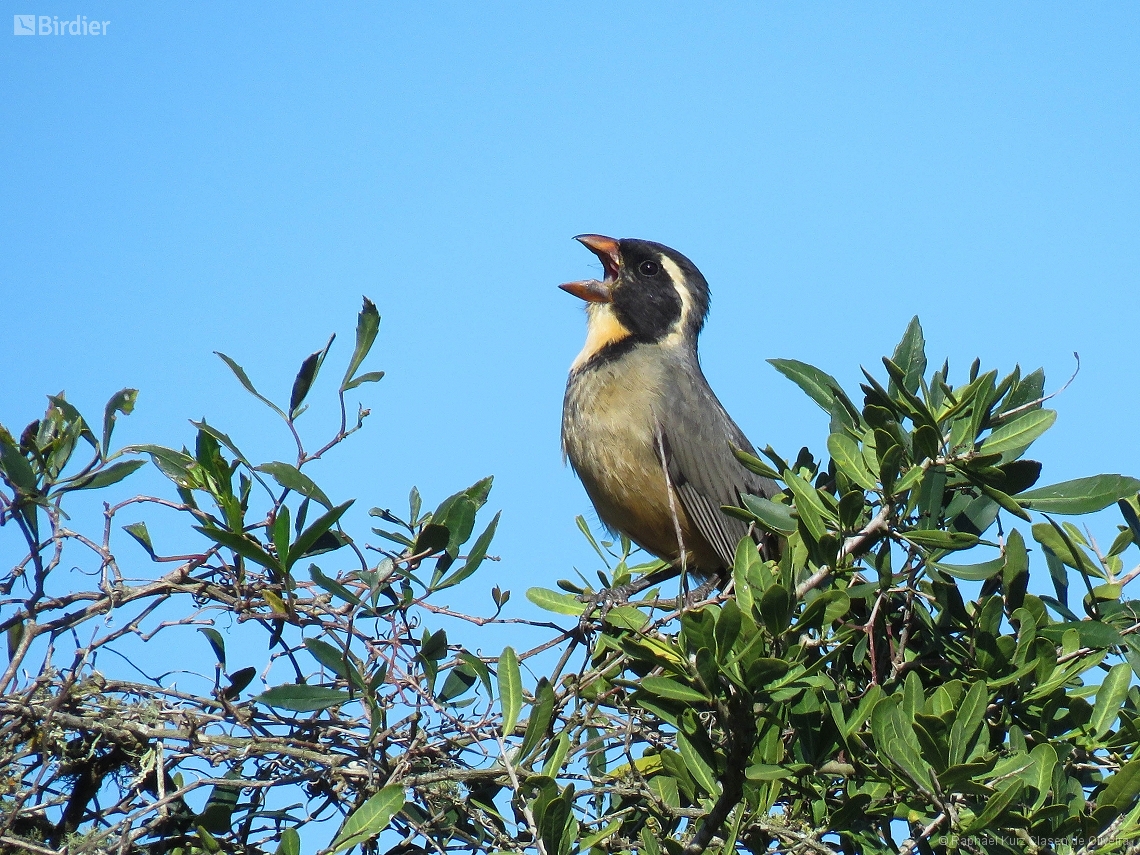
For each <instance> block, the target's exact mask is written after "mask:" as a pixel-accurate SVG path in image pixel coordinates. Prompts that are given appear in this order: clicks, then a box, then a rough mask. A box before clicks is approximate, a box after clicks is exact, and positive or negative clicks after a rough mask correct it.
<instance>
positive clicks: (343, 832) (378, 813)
mask: <svg viewBox="0 0 1140 855" xmlns="http://www.w3.org/2000/svg"><path fill="white" fill-rule="evenodd" d="M403 807H404V788H403V787H402V786H400V785H399V784H390V785H388V786H387V787H384V788H383V789H382V790H380V791H379V792H378V793H376V795H374V796H373V797H372V798H370V799H369V800H368V801H366V802H365V803H364V804H362V805H361V806H360V807H358V808H357V809H356V810H354V811H353V812H352V814H351V815H350V816H349V817H348V819H346V820H345V821H344V825H342V826H341V828H340V831H339V832H337V835H336V838H335V839H334V840H333V842H332V848H331V850H330V851H331V852H333V853H336V852H343V851H344V850H346V849H350V848H352V847H353V846H357V845H359V844H361V843H364V842H366V841H368V840H371V839H372V838H373V837H375V836H376V835H377V834H379V833H380V832H381V831H383V830H384V829H385V828H387V827H388V823H389V822H391V821H392V817H394V816H395V815H396V814H397V813H399V812H400V810H401V809H402V808H403Z"/></svg>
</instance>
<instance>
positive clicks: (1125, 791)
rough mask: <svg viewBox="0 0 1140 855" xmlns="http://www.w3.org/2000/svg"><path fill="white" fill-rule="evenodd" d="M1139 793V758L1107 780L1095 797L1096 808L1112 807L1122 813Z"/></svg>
mask: <svg viewBox="0 0 1140 855" xmlns="http://www.w3.org/2000/svg"><path fill="white" fill-rule="evenodd" d="M1137 793H1140V757H1134V758H1133V759H1131V760H1129V761H1128V762H1127V763H1125V764H1124V765H1123V766H1121V767H1120V769H1119V770H1117V772H1116V774H1115V775H1113V776H1112V777H1111V778H1109V779H1108V780H1107V781H1106V782H1105V785H1104V789H1103V790H1101V791H1100V792H1099V793H1098V794H1097V795H1096V806H1097V807H1098V808H1100V807H1113V808H1116V809H1117V810H1120V811H1124V810H1126V809H1128V808H1130V807H1131V806H1132V800H1133V799H1135V798H1136V794H1137Z"/></svg>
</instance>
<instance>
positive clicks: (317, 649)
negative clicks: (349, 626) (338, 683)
mask: <svg viewBox="0 0 1140 855" xmlns="http://www.w3.org/2000/svg"><path fill="white" fill-rule="evenodd" d="M303 643H304V645H305V648H306V649H307V650H308V651H309V652H310V653H311V654H313V658H314V659H316V660H317V661H318V662H320V663H321V664H322V665H324V666H325V667H326V668H328V669H329V670H330V671H332V672H333V673H334V674H336V675H337V676H338V677H342V678H344V679H348V673H349V672H348V669H347V668H346V667H345V655H344V651H342V650H341V649H340V648H339V647H334V646H333V645H331V644H329V643H328V642H327V641H321V639H319V638H306V639H305V640H304V642H303Z"/></svg>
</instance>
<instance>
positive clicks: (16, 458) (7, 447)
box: [0, 438, 36, 496]
mask: <svg viewBox="0 0 1140 855" xmlns="http://www.w3.org/2000/svg"><path fill="white" fill-rule="evenodd" d="M0 474H2V475H3V476H4V477H5V478H6V479H7V481H8V482H9V483H10V484H11V485H12V486H13V487H15V488H16V489H17V490H18V491H19V492H21V493H23V494H24V495H25V496H32V495H35V493H36V473H35V472H33V471H32V466H31V464H30V463H28V458H26V457H24V455H23V454H22V453H21V452H20V449H19V448H17V447H16V446H15V445H14V444H10V443H9V442H7V441H6V440H4V439H3V438H0Z"/></svg>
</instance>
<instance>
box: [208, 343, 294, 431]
mask: <svg viewBox="0 0 1140 855" xmlns="http://www.w3.org/2000/svg"><path fill="white" fill-rule="evenodd" d="M214 353H215V354H216V355H217V357H218V358H219V359H221V360H222V362H224V363H226V365H228V366H229V368H230V371H232V372H233V373H234V376H235V377H237V379H238V382H239V383H241V385H242V386H244V387H245V390H246V391H247V392H249V393H250V394H251V395H253V397H255V398H257V400H259V401H261V403H263V404H265V406H267V407H269V409H271V410H273V412H275V413H277V414H278V415H279V416H281V418H285V417H286V416H285V414H284V413H283V412H281V408H280V407H278V406H277V405H276V404H275V403H273V402H272V401H271V400H269V399H268V398H266V397H265V396H264V395H262V394H261V393H260V392H258V391H257V389H256V388H255V387H254V385H253V383H252V382H251V381H250V379H249V375H247V374H246V373H245V369H244V368H242V367H241V366H240V365H238V364H237V363H236V362H234V361H233V360H232V359H230V358H229V357H228V356H226V355H225V354H224V353H222V352H221V351H218V350H215V351H214Z"/></svg>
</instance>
